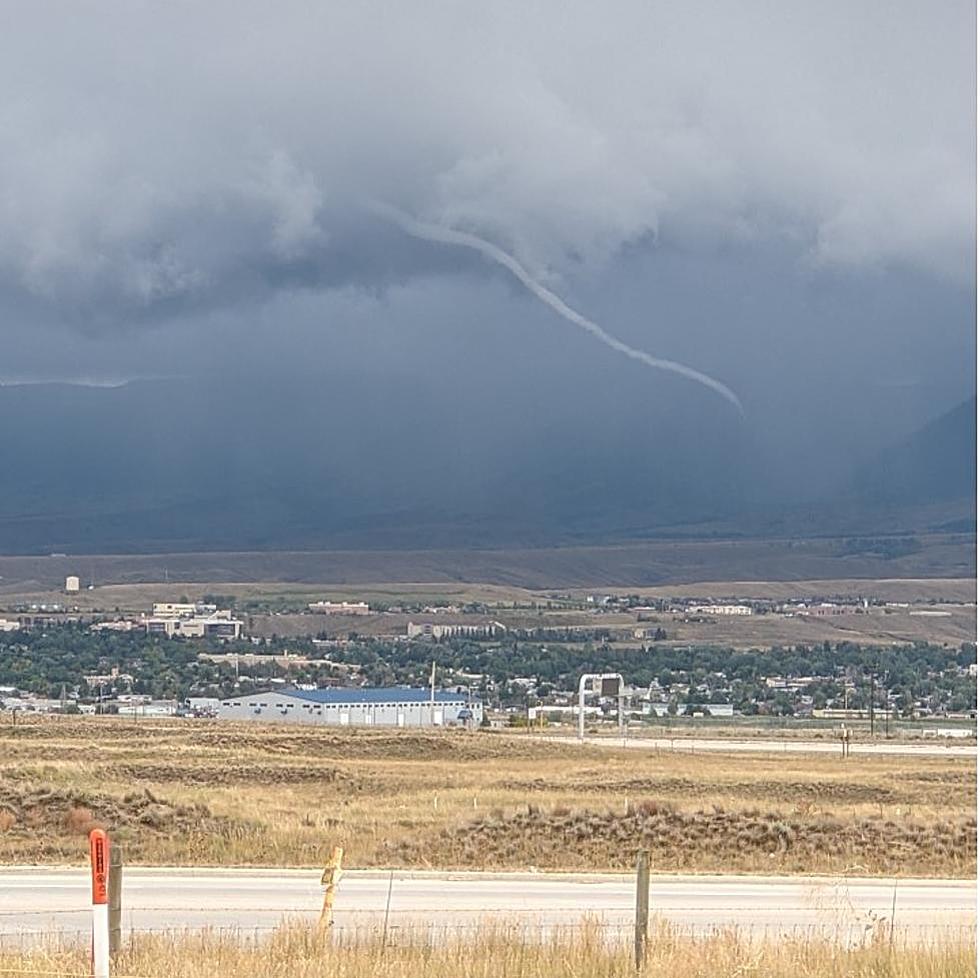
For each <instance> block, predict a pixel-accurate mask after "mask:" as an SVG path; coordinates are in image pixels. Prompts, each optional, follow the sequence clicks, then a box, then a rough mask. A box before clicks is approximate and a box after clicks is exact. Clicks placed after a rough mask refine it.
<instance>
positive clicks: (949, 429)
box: [853, 397, 977, 505]
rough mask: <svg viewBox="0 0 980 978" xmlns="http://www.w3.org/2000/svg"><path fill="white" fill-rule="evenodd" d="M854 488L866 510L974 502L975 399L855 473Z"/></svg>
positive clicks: (917, 432) (975, 472) (943, 416)
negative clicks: (867, 506)
mask: <svg viewBox="0 0 980 978" xmlns="http://www.w3.org/2000/svg"><path fill="white" fill-rule="evenodd" d="M853 488H854V492H855V494H856V495H857V497H858V498H859V499H860V500H862V501H863V502H865V503H866V504H868V505H877V504H881V503H885V504H888V505H895V504H903V505H910V504H917V503H927V502H945V501H948V500H953V499H963V498H972V499H975V498H976V494H977V399H976V397H972V398H970V399H969V400H966V401H963V402H962V403H961V404H958V405H957V406H956V407H954V408H952V409H951V410H949V411H947V412H946V413H945V414H943V415H941V416H940V417H938V418H936V419H935V420H934V421H931V422H929V423H928V424H926V425H924V426H923V427H922V428H920V429H919V430H918V431H916V432H914V433H913V434H911V435H909V436H908V437H907V438H904V439H902V440H901V441H900V442H898V443H897V444H894V445H891V446H889V447H887V448H885V449H884V450H882V451H881V452H878V453H877V456H876V457H875V459H874V460H873V461H872V462H869V463H868V464H866V465H863V466H861V468H860V469H859V470H858V472H857V474H856V476H855V480H854V487H853Z"/></svg>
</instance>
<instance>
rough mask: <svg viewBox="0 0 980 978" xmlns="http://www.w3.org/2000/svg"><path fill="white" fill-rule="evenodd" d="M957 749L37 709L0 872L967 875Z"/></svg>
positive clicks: (969, 785) (11, 794) (19, 762)
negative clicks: (760, 749) (115, 867)
mask: <svg viewBox="0 0 980 978" xmlns="http://www.w3.org/2000/svg"><path fill="white" fill-rule="evenodd" d="M975 814H976V772H975V766H974V764H973V763H972V762H971V761H970V760H968V759H963V758H959V759H957V758H942V757H940V758H921V757H920V758H903V757H882V756H857V755H856V756H853V757H851V758H850V759H849V760H848V761H847V762H846V763H845V762H844V761H842V760H841V759H840V758H839V757H837V756H834V755H828V756H810V755H797V756H793V755H765V754H761V755H753V756H735V755H709V754H685V753H665V754H647V753H646V752H629V754H628V755H627V754H625V753H618V752H614V751H606V750H602V749H599V748H595V749H592V748H588V749H582V748H579V747H576V746H573V745H564V744H560V743H559V744H552V743H543V742H535V741H528V740H522V739H521V738H520V737H519V736H507V735H501V734H492V733H462V732H451V731H433V732H419V733H413V732H404V731H393V732H382V731H336V730H326V729H315V728H305V729H297V728H289V727H281V726H279V727H260V726H256V725H253V724H242V725H233V724H218V723H216V722H208V721H197V722H195V721H148V720H140V721H138V722H134V721H132V720H122V719H109V718H104V719H103V718H83V719H74V718H69V717H52V718H39V719H37V720H34V721H31V722H27V723H23V722H22V723H18V725H17V726H16V727H13V726H4V727H0V862H5V863H23V862H25V861H26V862H38V863H44V862H47V863H79V862H81V861H82V860H83V858H84V856H85V851H86V850H85V834H86V833H87V831H88V829H89V828H90V827H91V826H92V825H93V824H103V825H105V826H106V827H108V828H109V829H110V830H112V832H113V834H114V837H115V838H116V840H117V842H119V843H121V844H122V845H123V846H124V847H125V850H126V855H127V861H129V862H131V863H138V862H142V863H147V864H157V865H160V864H197V865H223V866H233V865H296V866H317V865H322V864H323V862H324V860H325V858H326V855H327V853H328V852H329V850H330V848H331V846H333V845H342V846H344V848H345V850H346V853H347V857H346V862H347V864H348V865H350V866H362V867H368V866H392V867H396V866H397V867H423V868H427V867H431V868H456V867H468V868H493V869H519V868H527V867H537V868H539V869H579V870H603V869H628V868H629V867H630V865H631V864H632V861H633V859H634V855H635V852H636V850H637V849H638V848H640V847H641V846H642V847H646V848H649V849H650V850H651V852H652V859H653V866H654V868H655V869H656V870H659V871H665V872H666V871H687V872H749V873H753V872H756V873H796V872H799V873H831V874H839V873H849V874H857V875H861V874H868V875H877V874H887V875H903V876H905V875H914V876H954V877H968V876H971V875H973V874H975V872H976V817H975Z"/></svg>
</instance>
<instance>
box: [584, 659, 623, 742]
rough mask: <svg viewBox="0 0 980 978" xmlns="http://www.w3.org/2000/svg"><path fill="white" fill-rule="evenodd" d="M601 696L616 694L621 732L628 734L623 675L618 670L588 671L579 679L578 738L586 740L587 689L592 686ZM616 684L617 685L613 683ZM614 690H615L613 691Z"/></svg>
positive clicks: (621, 733) (621, 734)
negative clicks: (624, 706) (624, 707)
mask: <svg viewBox="0 0 980 978" xmlns="http://www.w3.org/2000/svg"><path fill="white" fill-rule="evenodd" d="M597 682H598V687H599V688H598V693H599V695H600V696H613V695H614V696H615V697H616V704H617V709H618V711H619V734H620V736H621V737H622V736H625V735H626V711H625V710H624V709H623V705H624V700H625V694H624V692H623V677H622V676H621V675H620V674H619V673H618V672H603V673H598V672H587V673H585V675H584V676H582V678H581V679H580V680H579V681H578V739H579V740H585V689H586V686H587V685H588V686H591V687H592V692H593V693H595V692H597V690H596V684H597ZM613 684H615V685H613ZM612 690H615V692H613V691H612Z"/></svg>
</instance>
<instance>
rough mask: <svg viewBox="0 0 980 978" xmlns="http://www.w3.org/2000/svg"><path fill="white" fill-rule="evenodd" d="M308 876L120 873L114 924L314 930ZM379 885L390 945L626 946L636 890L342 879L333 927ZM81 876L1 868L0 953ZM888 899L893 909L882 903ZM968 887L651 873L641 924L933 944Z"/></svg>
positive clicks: (78, 923)
mask: <svg viewBox="0 0 980 978" xmlns="http://www.w3.org/2000/svg"><path fill="white" fill-rule="evenodd" d="M319 877H320V874H319V872H317V871H309V870H281V871H276V870H184V869H180V870H178V869H150V868H129V869H126V871H125V877H124V887H123V890H124V899H123V903H124V912H123V926H124V929H126V930H137V931H159V930H173V929H181V930H182V929H196V928H203V927H209V928H213V929H219V930H229V931H234V932H238V933H242V934H252V933H255V932H264V931H267V930H270V929H272V928H274V927H275V926H277V925H278V924H279V923H281V922H282V921H283V920H286V919H293V920H296V919H299V920H306V921H315V920H316V919H317V916H318V911H319V908H320V906H321V903H322V895H323V889H322V887H321V886H320V881H319ZM389 882H390V883H391V892H390V910H389V914H388V917H389V925H388V930H389V935H390V936H392V937H397V934H398V932H399V930H403V929H405V928H411V929H413V930H418V929H420V928H422V929H425V930H427V931H430V932H431V933H432V934H433V935H434V936H435V937H436V938H443V939H444V938H446V937H448V936H450V935H452V934H455V933H461V934H466V933H469V932H472V930H473V929H474V928H475V927H476V926H477V925H479V924H480V923H481V922H482V921H486V920H494V921H496V922H498V923H501V924H507V925H513V926H515V927H518V928H519V929H520V930H522V931H523V932H525V933H546V932H547V931H548V930H549V929H550V928H554V927H556V926H562V925H577V924H581V923H582V922H583V920H585V919H587V918H589V917H592V918H596V919H599V920H601V922H602V925H603V926H604V927H605V928H607V930H608V933H609V934H610V935H616V934H620V935H622V936H624V937H625V936H627V935H628V934H629V933H630V931H629V928H630V926H631V923H632V919H633V906H634V900H635V883H634V880H633V878H632V877H631V876H627V875H594V876H592V875H543V874H483V873H457V874H437V873H395V874H394V875H393V876H392V877H391V878H389V876H388V874H385V873H378V872H369V871H360V872H357V871H355V872H349V873H347V874H346V875H345V876H344V878H343V880H342V881H341V883H340V886H339V887H338V890H337V897H336V905H335V928H336V932H337V933H338V934H343V933H344V932H349V931H350V930H359V929H364V930H374V929H377V928H379V927H381V926H382V924H383V922H384V919H385V907H386V904H387V903H388V900H389ZM89 899H90V890H89V878H88V872H87V871H86V870H74V869H36V868H21V869H7V870H0V945H8V946H9V945H10V944H11V943H29V942H31V941H34V940H38V939H41V938H44V937H47V936H57V935H62V936H70V935H73V934H76V935H77V934H85V933H87V931H88V927H89V919H90V918H89V910H88V901H89ZM893 901H894V904H893ZM975 903H976V885H975V882H973V881H965V882H964V881H955V880H937V881H910V880H906V881H902V882H900V883H898V885H897V887H896V885H895V883H894V882H893V881H888V880H868V879H849V880H834V879H830V878H826V879H820V878H800V877H771V878H769V877H750V876H726V877H695V876H654V877H653V881H652V885H651V892H650V906H651V913H652V914H653V915H655V916H659V917H661V918H662V919H663V920H665V921H667V922H669V923H670V924H673V925H676V926H677V927H679V928H681V929H682V930H684V931H685V932H691V933H705V932H707V931H710V930H712V929H714V928H718V927H738V928H741V929H744V930H746V931H750V932H752V933H753V934H765V933H768V934H770V935H777V934H784V933H802V932H807V933H817V932H819V933H822V934H827V935H829V936H833V937H835V938H838V939H845V940H857V939H861V937H862V936H863V935H864V934H866V933H867V930H868V928H869V927H872V926H874V925H875V924H876V923H877V924H878V925H879V926H884V927H886V928H887V927H888V926H890V921H891V919H892V912H893V906H894V921H895V931H896V934H897V935H898V937H899V938H900V939H902V940H905V939H908V940H932V939H940V940H941V939H944V938H948V937H950V936H952V935H954V934H960V933H962V932H963V929H964V928H969V927H972V926H975V923H976V913H975V910H976V906H975Z"/></svg>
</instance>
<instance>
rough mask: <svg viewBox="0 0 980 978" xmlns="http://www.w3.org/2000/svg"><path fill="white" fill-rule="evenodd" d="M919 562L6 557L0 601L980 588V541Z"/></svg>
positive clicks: (844, 552) (839, 547)
mask: <svg viewBox="0 0 980 978" xmlns="http://www.w3.org/2000/svg"><path fill="white" fill-rule="evenodd" d="M916 540H917V545H916V549H915V550H914V552H910V553H907V554H903V555H898V556H886V555H883V554H882V553H880V552H876V550H875V546H874V544H873V541H872V542H869V544H868V548H867V549H866V550H860V549H857V550H855V547H854V545H853V541H851V540H849V539H845V538H832V537H820V538H812V539H800V538H799V536H794V537H792V538H789V537H787V538H784V539H741V538H738V539H731V540H721V539H711V540H705V539H700V540H698V539H692V540H649V541H640V542H634V543H624V544H619V545H608V546H568V547H548V548H544V547H542V548H534V549H513V548H510V549H499V550H474V549H469V550H414V551H413V550H395V551H380V550H378V551H370V550H361V551H357V550H332V551H327V550H322V551H265V552H248V553H222V552H209V553H183V554H131V555H123V554H119V555H94V556H64V555H52V556H47V557H34V556H0V589H2V591H3V592H5V593H10V594H14V593H32V592H40V591H47V590H51V589H52V588H54V589H57V588H60V587H61V586H62V585H63V584H64V580H65V576H66V575H67V574H80V575H81V576H82V577H83V579H84V583H86V584H87V583H89V580H90V579H94V580H95V581H96V583H97V584H100V585H104V584H139V583H144V582H154V581H169V582H170V583H171V584H172V585H175V586H176V585H179V584H180V583H181V582H198V583H205V582H220V581H237V582H240V583H242V584H247V583H250V582H252V583H254V582H261V581H269V582H280V583H289V584H297V583H298V584H303V583H309V584H318V585H320V586H328V585H336V586H360V585H365V584H370V583H372V582H378V581H389V582H394V583H400V582H405V583H414V582H419V581H429V582H433V583H442V584H449V585H456V584H459V583H460V582H484V583H486V584H490V585H498V586H503V587H505V588H514V587H519V588H530V589H543V588H556V587H558V588H590V589H595V590H610V589H615V588H630V589H635V588H638V587H654V586H657V585H664V584H680V583H684V582H695V581H741V580H744V578H745V569H746V568H747V567H751V568H752V572H753V574H754V575H755V576H756V578H757V579H759V580H767V581H811V580H829V579H835V578H862V579H869V578H872V579H893V578H943V577H945V578H974V577H976V535H975V534H973V533H959V534H956V533H921V534H917V535H916Z"/></svg>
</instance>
